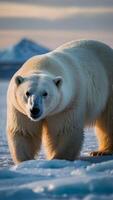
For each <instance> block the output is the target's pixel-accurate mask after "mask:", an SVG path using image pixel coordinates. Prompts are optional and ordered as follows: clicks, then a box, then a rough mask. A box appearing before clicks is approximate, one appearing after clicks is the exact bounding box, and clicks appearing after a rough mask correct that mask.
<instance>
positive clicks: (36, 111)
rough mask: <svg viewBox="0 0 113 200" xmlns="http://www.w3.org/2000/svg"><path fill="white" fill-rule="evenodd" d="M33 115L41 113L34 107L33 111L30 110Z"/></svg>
mask: <svg viewBox="0 0 113 200" xmlns="http://www.w3.org/2000/svg"><path fill="white" fill-rule="evenodd" d="M30 112H31V114H33V115H37V114H39V113H40V109H39V108H37V107H33V108H32V109H30Z"/></svg>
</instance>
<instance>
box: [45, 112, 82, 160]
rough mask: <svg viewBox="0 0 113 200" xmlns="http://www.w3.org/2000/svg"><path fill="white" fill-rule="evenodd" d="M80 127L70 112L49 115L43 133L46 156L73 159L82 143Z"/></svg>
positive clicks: (79, 123) (80, 122)
mask: <svg viewBox="0 0 113 200" xmlns="http://www.w3.org/2000/svg"><path fill="white" fill-rule="evenodd" d="M82 127H83V126H82V121H81V120H80V121H78V120H77V119H76V116H75V115H74V113H72V112H68V113H63V114H62V115H61V114H60V115H59V114H58V115H56V116H54V117H49V118H48V120H47V122H46V124H45V131H44V133H43V144H44V146H45V149H46V153H47V158H48V159H65V160H75V159H76V158H77V156H78V155H79V153H80V150H81V147H82V143H83V137H84V135H83V128H82Z"/></svg>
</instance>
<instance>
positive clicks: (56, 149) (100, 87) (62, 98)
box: [7, 40, 113, 163]
mask: <svg viewBox="0 0 113 200" xmlns="http://www.w3.org/2000/svg"><path fill="white" fill-rule="evenodd" d="M92 124H95V129H96V134H97V138H98V141H99V150H98V151H96V152H92V153H91V155H93V156H95V155H108V154H112V153H113V50H112V49H111V48H110V47H109V46H107V45H105V44H103V43H101V42H98V41H92V40H81V41H72V42H70V43H67V44H64V45H62V46H60V47H59V48H57V49H56V50H54V51H52V52H50V53H47V54H44V55H41V56H35V57H32V58H31V59H29V60H28V61H27V62H26V63H25V64H24V65H23V66H22V67H21V68H20V69H19V70H18V71H17V72H16V74H15V75H14V76H13V78H12V79H11V81H10V84H9V88H8V93H7V134H8V144H9V148H10V152H11V155H12V158H13V160H14V162H15V163H19V162H22V161H24V160H30V159H34V158H35V155H36V154H37V153H38V152H39V150H40V146H41V144H42V143H43V145H44V146H45V152H46V155H47V158H48V159H67V160H75V159H76V158H77V157H78V156H79V154H80V150H81V148H82V144H83V139H84V134H83V132H84V131H83V130H84V127H85V126H91V125H92Z"/></svg>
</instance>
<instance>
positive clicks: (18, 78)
mask: <svg viewBox="0 0 113 200" xmlns="http://www.w3.org/2000/svg"><path fill="white" fill-rule="evenodd" d="M23 80H24V78H23V77H22V76H16V77H15V83H16V85H17V86H18V85H20V84H21V83H22V82H23Z"/></svg>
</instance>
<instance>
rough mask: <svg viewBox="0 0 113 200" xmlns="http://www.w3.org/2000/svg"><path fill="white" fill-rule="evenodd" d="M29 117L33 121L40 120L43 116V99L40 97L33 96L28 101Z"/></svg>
mask: <svg viewBox="0 0 113 200" xmlns="http://www.w3.org/2000/svg"><path fill="white" fill-rule="evenodd" d="M28 109H29V117H30V118H31V120H38V119H39V117H41V115H42V113H43V112H42V99H41V97H40V96H37V97H35V95H32V96H31V97H29V100H28Z"/></svg>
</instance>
